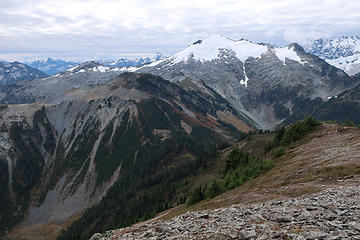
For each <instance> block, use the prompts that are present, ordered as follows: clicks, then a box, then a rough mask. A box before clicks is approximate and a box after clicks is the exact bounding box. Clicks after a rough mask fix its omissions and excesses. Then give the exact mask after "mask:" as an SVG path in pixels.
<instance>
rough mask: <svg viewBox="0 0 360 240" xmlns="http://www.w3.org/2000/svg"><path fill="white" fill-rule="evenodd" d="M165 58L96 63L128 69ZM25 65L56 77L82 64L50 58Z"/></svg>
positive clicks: (105, 60) (125, 59)
mask: <svg viewBox="0 0 360 240" xmlns="http://www.w3.org/2000/svg"><path fill="white" fill-rule="evenodd" d="M164 58H165V56H164V55H162V54H161V53H156V54H154V55H153V56H151V57H140V58H120V59H117V60H109V59H98V60H95V61H94V62H97V63H99V64H101V65H103V66H105V67H113V68H114V67H117V68H123V67H125V68H128V67H139V66H142V65H144V64H149V63H151V62H153V61H158V60H161V59H164ZM24 63H25V64H27V65H28V66H30V67H33V68H37V69H39V70H40V71H43V72H44V73H46V74H48V75H54V74H57V73H60V72H63V71H65V70H67V69H69V68H73V67H75V66H77V65H79V64H81V63H80V62H73V61H64V60H61V59H57V60H54V59H52V58H48V59H46V60H35V61H26V62H24Z"/></svg>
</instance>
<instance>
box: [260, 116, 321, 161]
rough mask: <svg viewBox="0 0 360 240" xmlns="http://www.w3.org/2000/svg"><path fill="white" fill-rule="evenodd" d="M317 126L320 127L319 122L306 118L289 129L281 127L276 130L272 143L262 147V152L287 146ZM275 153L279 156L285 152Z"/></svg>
mask: <svg viewBox="0 0 360 240" xmlns="http://www.w3.org/2000/svg"><path fill="white" fill-rule="evenodd" d="M318 125H320V121H318V120H316V119H315V118H313V117H308V118H306V119H305V120H304V121H299V122H297V123H295V124H293V125H292V126H291V127H289V128H285V127H282V128H280V129H278V130H277V132H276V136H275V138H274V139H273V141H271V142H270V143H268V144H267V145H265V146H264V152H265V153H267V152H269V151H270V150H272V149H273V148H275V147H278V146H288V145H290V144H291V143H294V142H295V141H297V140H299V139H301V138H302V137H304V136H305V134H307V133H309V132H310V131H312V130H313V129H314V128H315V127H316V126H318ZM277 151H278V152H276V154H277V155H278V156H281V155H282V154H284V152H285V150H279V149H278V150H277Z"/></svg>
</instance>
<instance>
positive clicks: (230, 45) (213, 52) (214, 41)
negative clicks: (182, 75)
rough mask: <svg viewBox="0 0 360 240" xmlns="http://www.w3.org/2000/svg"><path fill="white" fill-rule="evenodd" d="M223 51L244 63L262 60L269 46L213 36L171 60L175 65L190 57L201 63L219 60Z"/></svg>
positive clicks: (186, 49) (175, 55)
mask: <svg viewBox="0 0 360 240" xmlns="http://www.w3.org/2000/svg"><path fill="white" fill-rule="evenodd" d="M221 49H228V50H231V51H233V52H234V53H235V55H236V57H237V58H238V59H240V60H241V61H242V62H245V60H246V59H248V58H249V57H254V58H260V57H261V54H263V53H265V52H267V50H268V48H267V46H264V45H260V44H255V43H252V42H250V41H247V40H240V41H234V40H231V39H228V38H225V37H223V36H221V35H213V36H211V37H209V38H207V39H205V40H203V41H202V42H201V43H200V44H193V45H191V46H189V47H187V48H185V49H184V50H183V51H181V52H179V53H176V54H174V55H173V56H171V57H170V59H171V60H172V62H173V63H179V62H183V61H185V62H186V61H187V60H188V59H189V58H190V57H192V58H194V59H195V60H198V61H201V62H204V61H211V60H215V59H218V58H219V53H220V50H221ZM154 64H155V63H154Z"/></svg>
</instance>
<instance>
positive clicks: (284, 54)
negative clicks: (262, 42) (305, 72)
mask: <svg viewBox="0 0 360 240" xmlns="http://www.w3.org/2000/svg"><path fill="white" fill-rule="evenodd" d="M273 51H274V53H275V54H276V56H277V58H279V59H280V60H281V61H282V62H283V64H284V65H285V60H286V59H287V58H288V59H291V60H294V61H297V62H299V63H302V64H304V62H302V60H301V58H300V57H299V55H297V53H296V52H295V51H294V47H293V46H292V47H282V48H274V49H273Z"/></svg>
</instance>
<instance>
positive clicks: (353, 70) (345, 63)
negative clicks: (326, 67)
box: [326, 54, 360, 75]
mask: <svg viewBox="0 0 360 240" xmlns="http://www.w3.org/2000/svg"><path fill="white" fill-rule="evenodd" d="M326 62H327V63H329V64H331V65H333V66H335V67H337V68H340V69H342V70H343V71H345V72H346V73H347V74H349V75H355V74H357V73H359V72H360V54H355V55H352V56H348V57H339V58H336V59H328V60H326Z"/></svg>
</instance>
